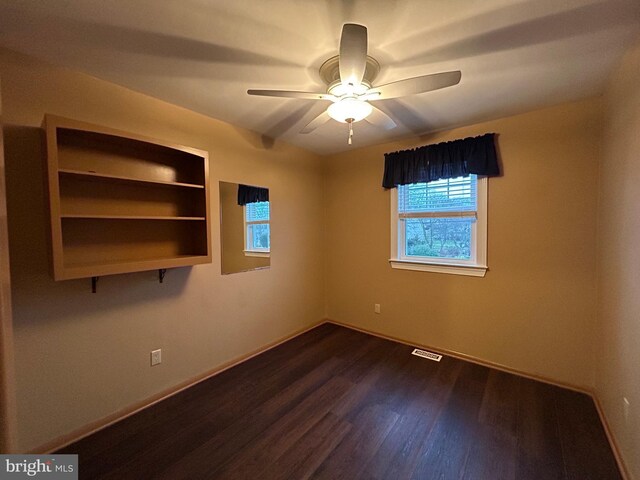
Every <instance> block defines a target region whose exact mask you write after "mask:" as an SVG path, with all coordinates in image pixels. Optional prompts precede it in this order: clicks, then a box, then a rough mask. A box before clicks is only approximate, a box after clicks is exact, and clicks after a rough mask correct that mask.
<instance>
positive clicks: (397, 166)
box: [382, 133, 500, 188]
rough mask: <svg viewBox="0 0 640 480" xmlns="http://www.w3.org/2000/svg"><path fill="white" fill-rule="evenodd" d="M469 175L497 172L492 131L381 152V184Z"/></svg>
mask: <svg viewBox="0 0 640 480" xmlns="http://www.w3.org/2000/svg"><path fill="white" fill-rule="evenodd" d="M469 174H476V175H485V176H488V177H495V176H498V175H500V168H499V167H498V157H497V154H496V145H495V134H494V133H487V134H485V135H481V136H479V137H470V138H463V139H461V140H453V141H451V142H443V143H436V144H434V145H425V146H423V147H419V148H414V149H411V150H402V151H399V152H393V153H385V154H384V177H383V178H382V186H383V187H384V188H394V187H397V186H398V185H408V184H410V183H421V182H431V181H434V180H440V179H443V178H456V177H464V176H467V175H469Z"/></svg>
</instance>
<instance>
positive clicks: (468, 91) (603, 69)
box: [0, 0, 640, 153]
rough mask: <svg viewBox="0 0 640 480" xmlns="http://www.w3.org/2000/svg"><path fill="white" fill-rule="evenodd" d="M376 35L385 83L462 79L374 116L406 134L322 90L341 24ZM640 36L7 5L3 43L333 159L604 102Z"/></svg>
mask: <svg viewBox="0 0 640 480" xmlns="http://www.w3.org/2000/svg"><path fill="white" fill-rule="evenodd" d="M345 22H353V23H360V24H363V25H366V26H367V27H368V33H369V54H370V55H372V56H373V57H374V58H376V59H377V60H378V61H379V62H380V64H381V66H382V69H381V72H380V74H379V76H378V78H377V79H376V81H375V82H374V84H375V85H379V84H383V83H388V82H391V81H395V80H400V79H402V78H406V77H413V76H417V75H424V74H429V73H436V72H440V71H446V70H461V71H462V81H461V83H460V84H459V85H457V86H455V87H451V88H447V89H444V90H440V91H436V92H430V93H425V94H421V95H414V96H410V97H404V98H402V99H398V100H395V99H393V100H385V101H380V102H377V103H376V105H377V106H379V107H380V108H381V109H382V110H384V111H385V112H387V113H388V114H389V115H391V116H392V117H393V118H394V119H395V120H396V122H397V123H398V127H397V128H395V129H393V130H390V131H384V130H381V129H378V128H376V127H374V126H372V125H370V124H367V123H366V122H359V123H357V124H355V125H354V130H355V136H354V145H353V147H349V146H348V145H347V142H346V140H347V128H346V125H344V124H339V123H337V122H334V121H331V122H330V123H327V124H325V125H324V126H322V127H320V128H318V129H317V130H316V131H314V132H313V133H311V134H307V135H303V134H299V133H298V131H299V130H300V129H302V127H303V126H304V125H306V124H307V123H308V122H309V121H311V119H313V118H314V117H315V116H316V115H317V114H319V113H320V112H321V111H322V110H323V109H324V108H326V106H327V103H325V102H320V101H313V100H299V99H285V98H264V97H254V96H249V95H247V94H246V90H247V89H249V88H263V89H265V88H266V89H293V90H306V91H324V90H325V89H326V86H324V84H323V83H322V81H321V80H320V77H319V74H318V68H319V67H320V65H321V64H322V63H323V62H324V60H326V59H327V58H329V57H331V56H333V55H336V54H337V50H338V43H339V37H340V32H341V28H342V24H343V23H345ZM638 32H640V1H638V0H528V1H527V0H521V1H514V0H380V1H378V0H352V1H349V0H335V1H321V0H236V1H235V2H234V1H230V0H224V1H222V0H121V1H120V0H55V1H54V0H15V1H8V0H0V45H2V46H4V47H7V48H9V49H13V50H17V51H21V52H24V53H27V54H30V55H33V56H36V57H39V58H42V59H45V60H47V61H50V62H52V63H54V64H58V65H63V66H66V67H70V68H73V69H76V70H80V71H83V72H86V73H88V74H91V75H94V76H96V77H99V78H103V79H105V80H108V81H111V82H114V83H117V84H120V85H123V86H126V87H128V88H130V89H133V90H137V91H140V92H144V93H146V94H149V95H152V96H154V97H157V98H160V99H163V100H166V101H168V102H171V103H174V104H177V105H181V106H183V107H186V108H189V109H191V110H195V111H197V112H200V113H203V114H205V115H208V116H211V117H214V118H218V119H220V120H223V121H225V122H229V123H231V124H234V125H238V126H242V127H245V128H248V129H251V130H255V131H258V132H260V133H262V134H264V135H266V136H269V137H272V138H279V139H283V140H286V141H288V142H290V143H293V144H295V145H299V146H301V147H304V148H306V149H309V150H312V151H315V152H318V153H332V152H338V151H343V150H347V149H348V148H354V147H359V146H364V145H370V144H375V143H380V142H383V141H386V140H388V139H392V138H399V137H406V136H408V135H412V134H421V133H427V132H429V131H435V130H442V129H445V128H450V127H454V126H460V125H465V124H471V123H476V122H478V121H483V120H488V119H492V118H498V117H502V116H506V115H512V114H515V113H519V112H524V111H527V110H532V109H535V108H540V107H543V106H547V105H552V104H555V103H560V102H564V101H570V100H575V99H579V98H583V97H586V96H590V95H595V94H598V93H600V92H601V91H602V90H603V88H604V85H605V82H606V78H607V76H608V74H609V73H610V71H611V70H612V68H613V67H614V65H615V64H616V62H617V61H618V60H619V58H620V57H621V55H622V54H623V52H624V50H625V48H627V47H628V46H629V45H630V43H631V42H633V41H634V39H635V37H636V35H638Z"/></svg>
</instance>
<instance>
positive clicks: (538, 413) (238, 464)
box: [61, 324, 621, 480]
mask: <svg viewBox="0 0 640 480" xmlns="http://www.w3.org/2000/svg"><path fill="white" fill-rule="evenodd" d="M62 452H63V453H77V454H78V455H79V459H80V470H79V471H80V478H81V479H85V478H87V479H94V478H96V479H118V480H123V479H136V480H138V479H141V478H144V479H156V478H158V479H171V480H180V479H190V480H191V479H207V480H209V479H233V480H236V479H244V478H246V479H256V478H260V479H262V478H264V479H268V480H271V479H275V480H279V479H283V480H284V479H287V480H289V479H292V480H297V479H307V478H316V479H325V478H330V479H340V478H345V479H349V480H352V479H376V480H383V479H384V480H386V479H389V480H403V479H409V478H415V479H421V480H422V479H432V478H434V479H436V478H437V479H445V480H448V479H452V480H458V479H466V480H471V479H477V480H483V479H491V480H494V479H497V480H500V479H504V480H528V479H535V480H546V479H563V480H569V479H581V480H583V479H585V480H596V479H613V480H617V479H619V478H621V477H620V475H619V472H618V470H617V466H616V464H615V459H614V457H613V454H612V452H611V449H610V447H609V445H608V443H607V440H606V436H605V434H604V430H603V428H602V425H601V424H600V421H599V418H598V415H597V412H596V410H595V408H594V405H593V402H592V401H591V399H590V398H589V397H587V396H585V395H581V394H578V393H575V392H570V391H568V390H563V389H561V388H558V387H553V386H550V385H547V384H543V383H540V382H536V381H533V380H529V379H526V378H522V377H518V376H515V375H511V374H508V373H504V372H500V371H497V370H491V369H489V368H486V367H483V366H479V365H476V364H471V363H468V362H464V361H461V360H457V359H454V358H450V357H446V356H445V357H444V358H443V359H442V361H441V362H440V363H436V362H432V361H429V360H425V359H422V358H419V357H415V356H412V355H411V347H408V346H406V345H403V344H399V343H396V342H391V341H387V340H383V339H381V338H378V337H373V336H370V335H366V334H363V333H361V332H357V331H354V330H350V329H347V328H344V327H339V326H336V325H331V324H325V325H322V326H320V327H317V328H316V329H313V330H311V331H309V332H307V333H305V334H303V335H300V336H299V337H296V338H295V339H292V340H291V341H289V342H286V343H284V344H282V345H280V346H278V347H276V348H274V349H272V350H270V351H268V352H266V353H264V354H262V355H259V356H257V357H255V358H252V359H250V360H248V361H247V362H244V363H243V364H241V365H238V366H236V367H234V368H232V369H229V370H227V371H225V372H223V373H222V374H220V375H218V376H216V377H213V378H211V379H208V380H206V381H203V382H201V383H199V384H198V385H196V386H194V387H192V388H190V389H187V390H186V391H184V392H181V393H180V394H177V395H175V396H173V397H171V398H169V399H167V400H165V401H163V402H159V403H158V404H156V405H154V406H152V407H150V408H148V409H146V410H144V411H142V412H140V413H138V414H136V415H134V416H132V417H130V418H128V419H126V420H124V421H122V422H119V423H117V424H115V425H113V426H111V427H110V428H108V429H105V430H103V431H101V432H98V433H96V434H94V435H92V436H90V437H87V438H85V439H83V440H81V441H79V442H77V443H75V444H73V445H70V446H69V447H67V448H65V449H63V450H62V451H61V453H62Z"/></svg>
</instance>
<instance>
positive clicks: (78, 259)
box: [44, 115, 211, 284]
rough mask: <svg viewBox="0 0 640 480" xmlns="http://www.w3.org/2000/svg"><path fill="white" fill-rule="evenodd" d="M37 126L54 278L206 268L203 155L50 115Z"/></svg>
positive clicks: (208, 249) (206, 175)
mask: <svg viewBox="0 0 640 480" xmlns="http://www.w3.org/2000/svg"><path fill="white" fill-rule="evenodd" d="M44 128H45V130H46V137H47V176H48V187H49V210H50V215H51V239H52V241H51V250H52V260H53V277H54V278H55V280H68V279H73V278H88V277H99V276H102V275H112V274H117V273H127V272H137V271H144V270H162V271H164V270H165V269H167V268H173V267H184V266H189V265H196V264H201V263H211V241H210V238H209V232H210V228H209V219H210V214H209V155H208V153H207V152H205V151H202V150H197V149H195V148H189V147H183V146H180V145H174V144H171V143H167V142H163V141H159V140H153V139H150V138H146V137H143V136H140V135H136V134H132V133H126V132H121V131H118V130H113V129H110V128H106V127H99V126H96V125H91V124H88V123H84V122H80V121H77V120H70V119H66V118H61V117H57V116H54V115H46V116H45V119H44ZM161 278H162V277H161ZM94 284H95V282H94Z"/></svg>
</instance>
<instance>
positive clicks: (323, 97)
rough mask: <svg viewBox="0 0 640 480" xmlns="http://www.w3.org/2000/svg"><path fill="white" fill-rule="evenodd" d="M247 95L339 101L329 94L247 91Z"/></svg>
mask: <svg viewBox="0 0 640 480" xmlns="http://www.w3.org/2000/svg"><path fill="white" fill-rule="evenodd" d="M247 93H248V94H249V95H260V96H263V97H285V98H305V99H308V100H330V101H332V102H335V101H337V100H338V99H337V98H336V97H334V96H333V95H330V94H328V93H313V92H296V91H293V90H247Z"/></svg>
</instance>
